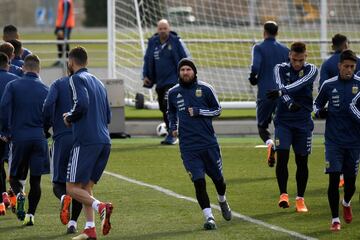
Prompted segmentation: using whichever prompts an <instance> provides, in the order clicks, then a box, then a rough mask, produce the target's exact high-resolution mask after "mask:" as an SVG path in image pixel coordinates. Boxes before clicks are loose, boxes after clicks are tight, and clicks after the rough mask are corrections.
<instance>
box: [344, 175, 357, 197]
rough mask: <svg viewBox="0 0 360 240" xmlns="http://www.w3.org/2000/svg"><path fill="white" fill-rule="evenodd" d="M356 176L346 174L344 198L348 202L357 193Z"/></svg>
mask: <svg viewBox="0 0 360 240" xmlns="http://www.w3.org/2000/svg"><path fill="white" fill-rule="evenodd" d="M355 182H356V176H350V177H349V176H346V175H344V200H345V202H346V203H349V202H350V200H351V198H352V196H353V195H354V193H355V190H356V186H355Z"/></svg>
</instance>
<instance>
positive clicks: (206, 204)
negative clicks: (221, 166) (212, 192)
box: [194, 178, 210, 209]
mask: <svg viewBox="0 0 360 240" xmlns="http://www.w3.org/2000/svg"><path fill="white" fill-rule="evenodd" d="M194 186H195V192H196V199H197V200H198V203H199V205H200V207H201V209H205V208H210V200H209V196H208V194H207V192H206V182H205V179H204V178H200V179H197V180H195V181H194Z"/></svg>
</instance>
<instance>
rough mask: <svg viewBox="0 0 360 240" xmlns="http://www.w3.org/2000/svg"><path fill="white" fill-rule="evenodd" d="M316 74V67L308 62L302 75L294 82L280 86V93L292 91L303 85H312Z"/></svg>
mask: <svg viewBox="0 0 360 240" xmlns="http://www.w3.org/2000/svg"><path fill="white" fill-rule="evenodd" d="M317 75H318V69H317V68H316V66H315V65H313V64H310V65H308V67H306V68H305V70H304V76H303V77H302V78H300V79H298V80H296V81H295V82H293V83H291V84H289V85H286V86H284V87H283V88H281V89H280V90H281V93H282V94H288V93H294V92H297V91H299V90H300V89H302V88H303V87H305V86H308V85H312V84H313V83H314V81H315V79H316V77H317Z"/></svg>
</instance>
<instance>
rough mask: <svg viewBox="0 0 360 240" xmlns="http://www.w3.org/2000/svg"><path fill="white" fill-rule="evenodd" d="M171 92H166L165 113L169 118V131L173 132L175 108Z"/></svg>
mask: <svg viewBox="0 0 360 240" xmlns="http://www.w3.org/2000/svg"><path fill="white" fill-rule="evenodd" d="M173 95H174V94H173V92H172V91H169V94H168V106H167V115H168V119H169V133H174V132H175V131H177V129H178V126H177V124H178V123H177V120H178V119H177V109H176V102H175V101H174V97H173Z"/></svg>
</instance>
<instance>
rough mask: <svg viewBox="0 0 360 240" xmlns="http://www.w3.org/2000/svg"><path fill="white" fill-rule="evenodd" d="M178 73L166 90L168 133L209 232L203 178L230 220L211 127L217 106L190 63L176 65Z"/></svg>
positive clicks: (211, 222)
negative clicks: (176, 146)
mask: <svg viewBox="0 0 360 240" xmlns="http://www.w3.org/2000/svg"><path fill="white" fill-rule="evenodd" d="M178 72H179V84H177V85H175V86H174V87H173V88H171V89H170V90H169V102H168V103H169V105H168V114H169V122H170V132H171V133H172V134H173V136H174V137H176V136H179V139H180V152H181V158H182V160H183V164H184V167H185V169H186V171H187V172H188V173H189V175H190V177H191V180H192V181H193V183H194V187H195V191H196V198H197V200H198V203H199V205H200V207H201V209H202V211H203V214H204V217H205V224H204V228H205V229H206V230H212V229H216V224H215V219H214V216H213V214H212V211H211V208H210V201H209V196H208V194H207V192H206V182H205V174H207V175H208V176H209V177H210V178H211V179H212V181H213V182H214V184H215V187H216V191H217V195H218V201H219V205H220V208H221V212H222V215H223V218H224V219H225V220H226V221H230V220H231V217H232V215H231V210H230V207H229V205H228V203H227V201H226V196H225V192H226V183H225V180H224V177H223V171H222V158H221V152H220V148H219V144H218V142H217V139H216V135H215V132H214V128H213V126H212V119H213V117H217V116H219V115H220V113H221V106H220V104H219V101H218V99H217V96H216V94H215V91H214V89H213V88H212V86H210V85H209V84H207V83H205V82H202V81H198V80H197V77H196V73H197V70H196V67H195V64H194V63H193V62H192V61H191V60H190V59H187V58H185V59H182V60H181V61H180V62H179V66H178ZM178 131H179V134H178Z"/></svg>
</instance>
